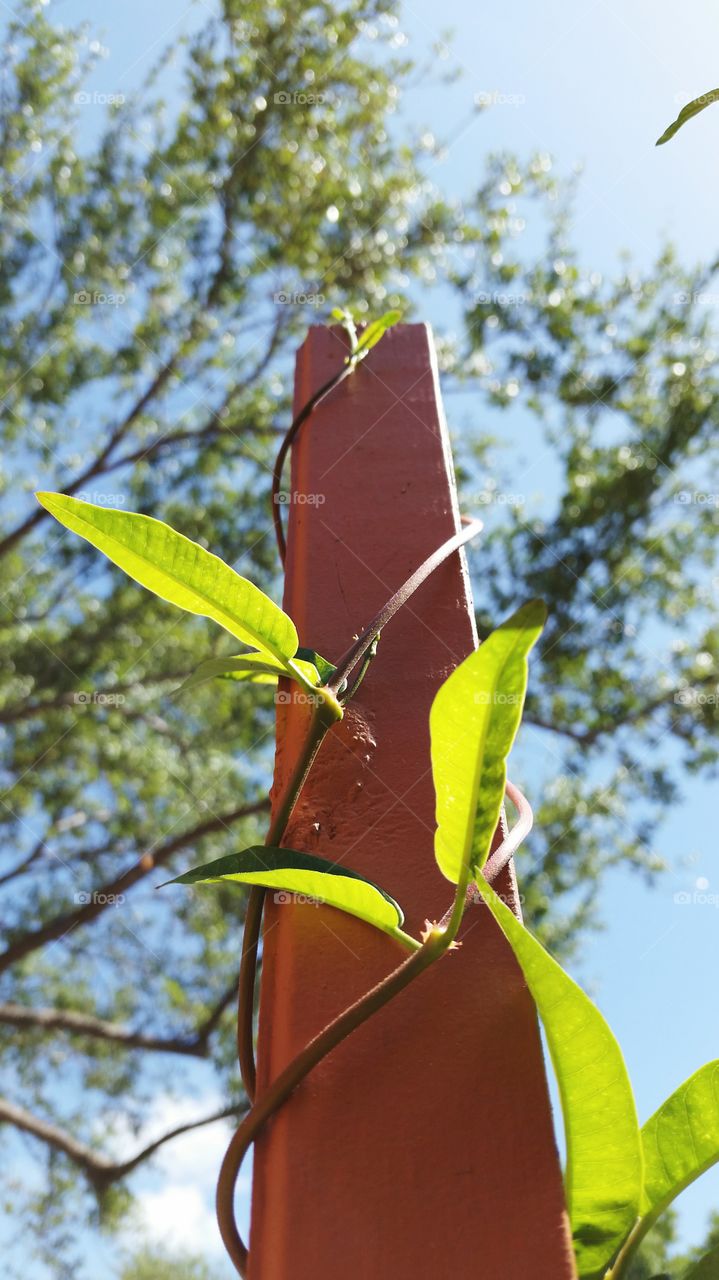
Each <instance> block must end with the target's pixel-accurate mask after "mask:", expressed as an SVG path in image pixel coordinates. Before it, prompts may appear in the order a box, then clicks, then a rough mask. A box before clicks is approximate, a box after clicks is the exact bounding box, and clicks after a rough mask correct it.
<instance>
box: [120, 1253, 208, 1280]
mask: <svg viewBox="0 0 719 1280" xmlns="http://www.w3.org/2000/svg"><path fill="white" fill-rule="evenodd" d="M222 1274H224V1269H223V1272H222ZM117 1280H221V1273H220V1271H219V1269H217V1268H214V1267H212V1265H211V1264H210V1263H208V1262H205V1261H204V1259H202V1258H199V1257H196V1256H194V1255H192V1254H181V1253H166V1252H163V1251H162V1250H160V1249H157V1248H152V1247H150V1246H148V1247H146V1248H143V1249H140V1250H139V1251H138V1252H137V1253H136V1254H134V1255H133V1256H132V1257H130V1258H128V1259H127V1260H126V1262H125V1263H124V1264H123V1266H122V1268H121V1270H120V1271H119V1273H118V1276H117Z"/></svg>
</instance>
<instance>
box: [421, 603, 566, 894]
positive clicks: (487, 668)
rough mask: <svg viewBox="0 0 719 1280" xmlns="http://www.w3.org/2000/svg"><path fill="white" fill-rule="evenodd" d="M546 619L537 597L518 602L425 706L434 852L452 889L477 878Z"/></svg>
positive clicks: (493, 826)
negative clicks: (529, 669) (434, 824)
mask: <svg viewBox="0 0 719 1280" xmlns="http://www.w3.org/2000/svg"><path fill="white" fill-rule="evenodd" d="M545 618H546V610H545V608H544V605H543V604H542V601H541V600H532V601H530V602H529V604H526V605H523V606H522V608H521V609H518V610H517V612H516V613H514V614H512V616H511V618H508V619H507V621H506V622H503V623H502V625H501V626H500V627H497V629H496V631H493V632H492V634H491V635H490V636H489V637H488V638H487V639H486V640H485V641H484V643H483V644H482V645H480V647H479V649H478V650H476V651H475V652H474V653H471V654H470V655H469V657H468V658H465V660H464V662H462V663H460V665H459V666H458V667H456V668H455V670H454V671H453V672H452V674H451V675H450V676H449V677H448V678H447V679H446V680H445V681H444V683H443V685H442V686H441V688H440V689H439V691H438V693H437V694H436V696H435V699H434V702H433V703H432V710H431V713H430V719H429V728H430V739H431V755H432V776H433V779H434V788H435V793H436V817H437V829H436V831H435V837H434V849H435V857H436V859H437V863H438V866H439V869H440V871H441V872H442V874H443V875H444V876H446V877H447V879H448V880H450V881H451V882H452V884H458V883H460V882H461V880H462V878H463V876H464V877H466V876H467V875H468V873H469V872H470V871H471V872H472V873H473V874H474V875H476V874H477V873H478V872H479V871H480V870H481V868H482V867H483V865H484V863H485V861H486V859H487V854H488V853H489V848H490V845H491V843H492V837H493V835H494V833H495V831H496V829H497V822H498V820H499V812H500V809H501V807H502V802H503V800H504V788H505V783H506V779H507V769H506V759H507V756H508V755H509V752H510V750H511V747H512V743H513V742H514V738H515V735H516V732H517V729H518V728H519V722H520V720H521V718H522V707H523V706H524V697H525V693H526V689H527V654H528V653H529V651H530V649H531V648H532V646H533V645H534V644H536V642H537V640H538V638H539V635H540V633H541V630H542V627H543V625H544V621H545Z"/></svg>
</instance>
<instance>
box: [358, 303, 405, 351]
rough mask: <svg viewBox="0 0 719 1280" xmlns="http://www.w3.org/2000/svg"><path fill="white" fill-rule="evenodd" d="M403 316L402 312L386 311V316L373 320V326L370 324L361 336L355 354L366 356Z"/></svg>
mask: <svg viewBox="0 0 719 1280" xmlns="http://www.w3.org/2000/svg"><path fill="white" fill-rule="evenodd" d="M401 315H402V313H401V312H400V311H385V313H384V315H383V316H380V317H379V319H378V320H373V321H372V322H371V324H368V325H367V328H366V329H365V330H364V331H363V332H362V334H361V335H360V338H359V341H358V343H357V346H356V347H355V349H354V352H353V354H354V355H363V356H364V355H366V354H367V352H368V351H371V350H372V347H376V346H377V343H378V342H379V341H380V339H381V338H383V337H384V335H385V333H386V332H387V330H388V329H391V328H392V326H393V325H395V324H397V321H398V320H399V319H400V318H401Z"/></svg>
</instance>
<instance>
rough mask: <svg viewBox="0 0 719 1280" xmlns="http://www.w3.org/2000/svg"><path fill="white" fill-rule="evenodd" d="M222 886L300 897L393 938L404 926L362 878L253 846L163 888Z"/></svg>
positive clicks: (319, 861)
mask: <svg viewBox="0 0 719 1280" xmlns="http://www.w3.org/2000/svg"><path fill="white" fill-rule="evenodd" d="M223 880H235V881H238V882H239V883H240V884H256V885H261V886H262V887H263V888H264V889H274V890H276V891H278V892H280V893H287V894H288V895H289V894H301V895H302V897H304V898H307V899H310V900H311V901H312V902H313V903H315V904H316V905H319V904H321V903H324V904H326V905H327V906H331V907H337V908H338V909H339V910H340V911H346V912H348V913H349V914H350V915H353V916H358V917H359V919H360V920H365V921H366V922H367V923H368V924H373V925H375V927H376V928H378V929H382V930H383V931H384V932H385V933H389V934H391V935H392V936H393V937H397V936H398V935H400V929H401V925H402V922H403V920H404V916H403V914H402V910H401V908H400V907H399V905H398V904H397V903H396V902H395V900H394V898H391V897H390V895H389V894H388V893H385V891H384V889H380V888H379V886H378V885H376V884H374V883H373V882H372V881H371V880H368V879H367V878H366V877H365V876H361V875H360V874H359V873H358V872H357V871H351V870H350V868H349V867H344V866H341V865H340V864H339V863H336V862H328V861H327V860H326V859H325V858H318V857H315V856H314V855H313V854H309V853H300V852H298V851H297V850H295V849H274V848H267V847H266V846H265V845H253V846H252V847H251V848H249V849H243V851H242V852H241V853H232V854H230V855H229V856H228V857H226V858H217V859H215V861H214V862H208V863H206V864H205V866H202V867H195V868H193V870H192V871H186V872H185V873H184V875H181V876H177V877H176V879H175V880H171V881H168V883H169V884H213V883H218V882H220V881H223Z"/></svg>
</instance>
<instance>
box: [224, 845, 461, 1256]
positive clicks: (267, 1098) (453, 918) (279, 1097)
mask: <svg viewBox="0 0 719 1280" xmlns="http://www.w3.org/2000/svg"><path fill="white" fill-rule="evenodd" d="M469 874H470V873H469V868H468V867H467V868H466V869H465V870H464V872H463V875H462V879H461V880H460V882H459V884H458V885H457V889H456V893H455V897H454V902H453V905H452V908H451V911H450V912H449V919H448V922H447V925H446V926H434V927H433V928H431V929H430V930H429V931H428V933H427V935H426V937H425V940H424V943H423V945H422V947H421V948H420V949H419V951H415V952H414V953H413V955H411V956H410V957H409V959H408V960H405V961H404V962H403V963H402V964H401V965H400V966H399V967H398V968H397V969H395V970H393V972H392V973H390V974H389V975H388V976H387V977H386V978H383V980H382V981H381V982H379V983H377V985H376V986H375V987H373V988H372V989H371V990H370V991H368V992H367V993H366V994H365V995H364V996H362V997H361V998H360V999H359V1000H356V1001H355V1003H354V1004H352V1005H350V1007H349V1008H348V1009H345V1011H344V1012H343V1013H341V1014H340V1015H339V1016H338V1017H337V1018H335V1019H334V1020H333V1021H332V1022H330V1023H328V1025H327V1026H326V1027H325V1028H324V1030H323V1031H320V1033H319V1034H318V1035H317V1036H315V1037H314V1039H313V1040H310V1042H309V1044H307V1045H305V1047H304V1049H303V1050H302V1051H301V1052H300V1053H298V1054H297V1056H296V1057H295V1058H293V1060H292V1062H290V1063H289V1064H288V1065H287V1066H286V1067H285V1069H284V1071H281V1072H280V1074H279V1075H278V1076H277V1078H276V1079H275V1080H273V1082H272V1084H271V1085H270V1086H269V1088H268V1089H267V1090H266V1091H265V1092H264V1093H263V1094H262V1097H261V1098H260V1099H259V1100H258V1101H257V1102H256V1103H255V1105H254V1106H253V1108H252V1110H251V1111H250V1112H249V1113H248V1115H247V1116H246V1118H245V1119H244V1120H243V1122H242V1124H241V1125H240V1127H239V1129H238V1130H237V1132H236V1133H235V1135H234V1137H233V1138H232V1141H231V1142H230V1145H229V1147H228V1149H227V1153H226V1155H225V1158H224V1160H223V1162H222V1168H221V1169H220V1177H219V1181H218V1184H217V1219H218V1222H219V1226H220V1233H221V1235H222V1240H223V1243H224V1246H225V1248H226V1250H227V1252H228V1254H229V1256H230V1258H231V1260H232V1262H233V1263H234V1265H235V1268H236V1269H237V1271H238V1273H239V1274H240V1275H241V1276H243V1277H245V1276H246V1275H247V1264H248V1261H249V1251H248V1249H247V1246H246V1245H245V1243H244V1241H243V1239H242V1237H241V1235H240V1233H239V1231H238V1229H237V1223H236V1221H235V1208H234V1201H235V1185H236V1183H237V1177H238V1175H239V1172H240V1167H241V1165H242V1161H243V1159H244V1157H245V1155H246V1154H247V1151H248V1150H249V1148H250V1146H251V1145H252V1143H253V1142H254V1140H255V1138H256V1136H257V1134H258V1133H259V1131H260V1129H261V1128H262V1127H263V1125H265V1124H266V1122H267V1120H268V1119H269V1118H270V1116H272V1115H273V1114H274V1112H275V1111H277V1109H278V1108H279V1107H281V1106H282V1104H283V1103H284V1102H285V1101H286V1100H287V1098H288V1097H289V1096H290V1094H291V1093H292V1092H293V1091H294V1090H295V1089H296V1088H297V1085H298V1084H300V1083H301V1081H302V1080H304V1078H305V1076H307V1075H308V1074H309V1072H310V1071H311V1070H312V1068H313V1067H315V1066H316V1065H317V1063H318V1062H320V1061H321V1060H322V1058H324V1057H326V1056H327V1054H328V1053H330V1052H331V1050H332V1049H334V1048H336V1046H337V1045H338V1044H340V1043H341V1041H343V1040H345V1039H346V1038H347V1036H349V1035H351V1033H352V1032H353V1031H355V1030H356V1029H357V1027H360V1026H362V1023H363V1022H366V1021H367V1019H368V1018H371V1017H372V1015H373V1014H375V1013H377V1012H378V1011H379V1010H380V1009H381V1008H383V1007H384V1005H386V1004H388V1003H389V1001H390V1000H393V999H394V998H395V996H398V995H399V994H400V992H401V991H404V989H405V988H406V987H408V986H409V984H410V982H413V981H414V979H415V978H417V977H419V975H420V974H421V973H424V971H425V969H428V968H429V966H430V965H431V964H433V963H434V961H435V960H438V959H439V957H440V956H441V955H444V953H445V951H447V950H448V949H449V948H450V947H451V946H452V945H453V944H454V940H455V938H456V936H457V933H458V931H459V927H460V925H461V923H462V916H463V914H464V908H465V905H466V900H467V890H468V887H469Z"/></svg>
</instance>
